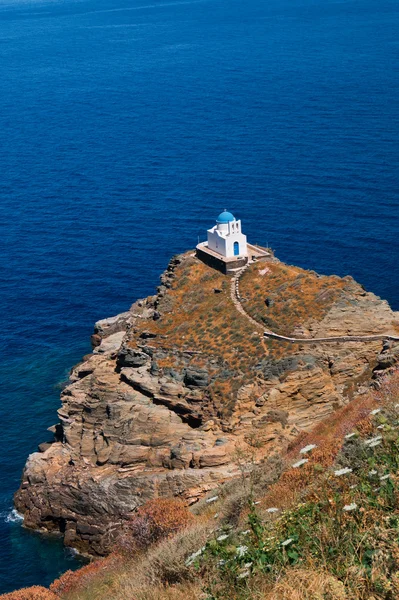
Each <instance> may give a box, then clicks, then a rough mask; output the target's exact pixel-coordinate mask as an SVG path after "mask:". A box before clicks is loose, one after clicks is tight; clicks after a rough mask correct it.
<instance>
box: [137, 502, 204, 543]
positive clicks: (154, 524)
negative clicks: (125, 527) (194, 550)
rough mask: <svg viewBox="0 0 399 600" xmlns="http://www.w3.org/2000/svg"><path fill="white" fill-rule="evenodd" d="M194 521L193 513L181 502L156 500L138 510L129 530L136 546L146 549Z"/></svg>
mask: <svg viewBox="0 0 399 600" xmlns="http://www.w3.org/2000/svg"><path fill="white" fill-rule="evenodd" d="M193 520H194V517H193V515H192V513H191V512H190V511H189V509H188V508H187V506H186V505H185V504H184V503H183V502H182V501H181V500H177V499H176V498H155V499H154V500H149V501H148V502H146V503H145V504H143V505H142V506H140V507H139V508H138V509H137V511H136V512H135V513H134V515H133V517H132V519H131V523H130V527H129V529H130V530H131V534H132V536H133V539H134V542H135V543H136V545H137V546H138V547H146V546H149V545H150V544H152V543H154V542H157V541H158V540H160V539H163V538H166V537H169V536H170V535H173V534H174V533H176V532H177V531H179V530H180V529H183V528H184V527H187V525H189V524H190V523H192V522H193Z"/></svg>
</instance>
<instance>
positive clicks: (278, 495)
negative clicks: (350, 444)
mask: <svg viewBox="0 0 399 600" xmlns="http://www.w3.org/2000/svg"><path fill="white" fill-rule="evenodd" d="M375 404H376V400H375V397H374V396H373V395H371V394H370V395H366V396H362V397H360V398H357V399H356V400H353V401H352V402H350V403H349V404H347V405H346V406H344V407H343V408H341V409H339V410H337V411H336V412H335V413H333V414H332V415H331V416H330V417H328V418H327V419H325V420H324V421H323V422H321V423H319V424H318V425H316V427H315V428H314V429H313V430H312V431H310V432H309V433H304V432H303V433H301V434H299V436H298V437H297V438H296V439H295V440H294V442H293V443H292V444H291V445H290V447H289V448H288V453H287V460H288V461H290V462H295V461H296V460H299V458H301V456H300V454H299V451H300V449H301V448H303V447H305V446H308V445H310V444H315V445H316V446H317V447H316V448H315V449H314V450H313V451H312V453H311V454H310V455H309V456H307V458H308V460H309V462H307V463H306V464H304V465H303V466H302V467H301V468H300V469H295V468H290V469H288V470H287V471H285V472H284V473H283V474H282V476H281V477H280V479H279V481H278V482H277V483H275V484H274V485H273V486H271V487H270V489H269V490H268V492H267V494H266V496H265V498H264V501H265V502H267V504H268V505H269V506H277V507H279V508H288V507H289V506H291V505H292V503H293V502H295V501H296V500H297V497H298V493H299V492H300V491H301V490H303V489H304V488H306V487H308V486H309V482H310V481H316V480H317V475H318V473H319V472H322V471H324V469H325V468H327V467H330V466H331V465H332V464H333V463H334V461H335V458H336V456H337V454H338V452H339V451H340V449H341V447H342V443H343V440H344V437H345V435H346V434H348V433H351V432H352V431H353V430H354V429H357V431H359V433H362V434H364V435H366V434H369V433H371V431H372V424H371V421H370V417H369V414H370V410H371V409H372V408H373V407H374V406H375Z"/></svg>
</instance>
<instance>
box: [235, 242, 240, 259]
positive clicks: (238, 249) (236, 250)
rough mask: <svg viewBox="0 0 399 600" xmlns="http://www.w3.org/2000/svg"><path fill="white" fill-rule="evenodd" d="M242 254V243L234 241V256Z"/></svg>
mask: <svg viewBox="0 0 399 600" xmlns="http://www.w3.org/2000/svg"><path fill="white" fill-rule="evenodd" d="M239 254H240V245H239V243H238V242H234V256H238V255H239Z"/></svg>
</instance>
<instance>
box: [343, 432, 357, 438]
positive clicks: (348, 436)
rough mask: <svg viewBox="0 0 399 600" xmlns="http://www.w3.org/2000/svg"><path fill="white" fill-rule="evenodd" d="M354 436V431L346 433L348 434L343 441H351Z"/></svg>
mask: <svg viewBox="0 0 399 600" xmlns="http://www.w3.org/2000/svg"><path fill="white" fill-rule="evenodd" d="M355 435H356V432H355V431H353V432H352V433H348V434H347V435H346V436H345V439H346V440H350V439H352V438H353V437H355Z"/></svg>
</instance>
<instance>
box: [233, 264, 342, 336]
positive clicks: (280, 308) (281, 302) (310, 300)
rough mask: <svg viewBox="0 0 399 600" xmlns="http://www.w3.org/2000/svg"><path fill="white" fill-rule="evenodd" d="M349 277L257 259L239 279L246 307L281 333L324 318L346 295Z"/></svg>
mask: <svg viewBox="0 0 399 600" xmlns="http://www.w3.org/2000/svg"><path fill="white" fill-rule="evenodd" d="M348 285H353V283H352V282H351V283H348V281H347V280H345V279H341V278H339V277H337V276H335V275H332V276H329V277H327V276H319V275H317V274H316V273H314V272H313V271H305V270H304V269H300V268H299V267H292V266H289V265H285V264H282V263H271V262H270V263H269V262H268V263H264V262H258V263H255V264H253V265H251V267H250V268H249V269H248V270H247V271H246V272H245V273H244V275H243V276H242V278H241V279H240V293H241V296H242V298H243V300H244V305H245V309H246V310H247V311H248V313H249V314H250V315H251V316H252V317H253V318H254V319H256V320H257V321H260V322H263V323H264V324H265V327H268V328H269V329H271V330H272V331H275V332H276V333H280V334H281V335H289V334H292V332H293V330H294V329H295V327H298V326H300V325H302V324H304V323H306V321H308V319H310V318H311V319H316V320H321V319H322V318H323V317H324V316H325V315H326V313H327V312H328V310H329V309H330V308H331V307H332V305H333V304H334V303H335V302H336V301H337V300H338V299H341V298H342V296H343V292H344V291H345V288H346V287H347V286H348Z"/></svg>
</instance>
